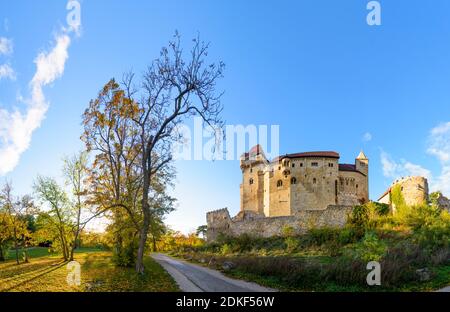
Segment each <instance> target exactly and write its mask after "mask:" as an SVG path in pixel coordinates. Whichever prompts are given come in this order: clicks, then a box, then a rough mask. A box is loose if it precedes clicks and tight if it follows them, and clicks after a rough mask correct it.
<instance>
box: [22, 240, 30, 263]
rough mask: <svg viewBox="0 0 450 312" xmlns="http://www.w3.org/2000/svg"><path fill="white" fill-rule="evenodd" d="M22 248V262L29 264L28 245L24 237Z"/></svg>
mask: <svg viewBox="0 0 450 312" xmlns="http://www.w3.org/2000/svg"><path fill="white" fill-rule="evenodd" d="M22 248H23V258H24V259H23V260H24V262H25V263H29V262H30V260H29V259H28V243H27V238H26V237H25V236H24V237H23V245H22Z"/></svg>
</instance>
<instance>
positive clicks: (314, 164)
mask: <svg viewBox="0 0 450 312" xmlns="http://www.w3.org/2000/svg"><path fill="white" fill-rule="evenodd" d="M311 167H319V163H318V162H312V163H311Z"/></svg>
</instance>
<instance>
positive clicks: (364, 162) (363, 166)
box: [355, 150, 369, 176]
mask: <svg viewBox="0 0 450 312" xmlns="http://www.w3.org/2000/svg"><path fill="white" fill-rule="evenodd" d="M355 165H356V170H358V171H359V172H362V173H364V174H365V175H366V176H369V159H368V158H367V156H366V154H364V152H363V151H362V150H361V152H360V153H359V155H358V157H356V161H355Z"/></svg>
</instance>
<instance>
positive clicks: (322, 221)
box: [206, 206, 353, 241]
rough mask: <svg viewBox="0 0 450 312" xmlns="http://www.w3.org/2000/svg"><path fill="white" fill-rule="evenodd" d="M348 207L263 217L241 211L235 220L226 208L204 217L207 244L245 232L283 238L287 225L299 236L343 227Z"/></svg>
mask: <svg viewBox="0 0 450 312" xmlns="http://www.w3.org/2000/svg"><path fill="white" fill-rule="evenodd" d="M352 209H353V208H352V207H351V206H328V207H327V208H326V209H324V210H302V211H298V212H296V213H295V214H294V215H292V216H279V217H264V216H263V215H261V214H258V213H255V212H248V211H241V212H239V214H238V215H236V216H235V217H234V218H231V217H230V213H229V212H228V209H227V208H224V209H220V210H216V211H211V212H208V213H207V215H206V219H207V224H208V232H207V239H208V241H214V240H215V239H216V238H217V236H218V235H219V234H220V233H222V234H225V235H230V236H239V235H242V234H244V233H247V234H250V235H253V236H258V237H272V236H279V235H282V232H283V229H284V228H285V227H286V226H289V227H292V228H293V229H294V231H296V232H297V233H298V234H300V233H304V232H306V231H307V230H308V229H310V228H312V227H319V228H320V227H325V226H331V227H342V226H344V225H345V223H346V222H347V219H348V216H349V214H350V213H351V211H352Z"/></svg>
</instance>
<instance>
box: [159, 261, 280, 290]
mask: <svg viewBox="0 0 450 312" xmlns="http://www.w3.org/2000/svg"><path fill="white" fill-rule="evenodd" d="M152 258H153V259H154V260H156V262H158V263H159V264H161V266H162V267H163V268H164V269H165V270H166V271H167V272H168V273H169V274H170V275H171V276H172V277H173V279H174V280H175V281H176V282H177V284H178V286H179V287H180V289H181V290H182V291H185V292H274V291H276V290H275V289H270V288H266V287H262V286H260V285H258V284H255V283H249V282H245V281H241V280H236V279H232V278H229V277H226V276H225V275H223V274H222V273H220V272H219V271H216V270H212V269H209V268H205V267H202V266H200V265H197V264H192V263H188V262H186V261H183V260H178V259H174V258H172V257H169V256H167V255H164V254H160V253H155V254H152Z"/></svg>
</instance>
